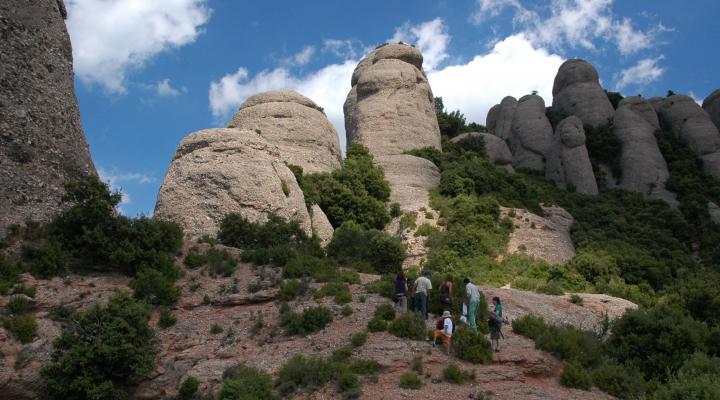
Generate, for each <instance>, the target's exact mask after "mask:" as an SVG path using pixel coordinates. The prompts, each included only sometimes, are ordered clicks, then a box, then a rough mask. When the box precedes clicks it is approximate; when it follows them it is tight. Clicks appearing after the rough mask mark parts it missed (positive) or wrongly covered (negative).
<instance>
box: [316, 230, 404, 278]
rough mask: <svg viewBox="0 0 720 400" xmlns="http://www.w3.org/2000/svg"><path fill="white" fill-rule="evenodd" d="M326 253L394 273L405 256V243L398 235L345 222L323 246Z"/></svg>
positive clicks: (378, 270) (340, 259)
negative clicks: (394, 235)
mask: <svg viewBox="0 0 720 400" xmlns="http://www.w3.org/2000/svg"><path fill="white" fill-rule="evenodd" d="M327 252H328V256H330V257H333V258H335V259H336V260H338V261H339V262H340V263H342V264H345V265H352V264H354V263H357V262H367V263H369V264H370V265H371V266H372V267H373V268H374V270H375V271H376V272H377V273H380V274H386V273H396V272H398V271H399V270H400V267H401V266H402V262H403V260H404V259H405V247H404V246H403V244H402V241H401V240H400V239H398V238H394V237H391V236H390V235H388V234H386V233H385V232H381V231H378V230H375V229H370V230H365V229H364V228H363V227H362V226H360V225H358V224H355V223H353V222H348V223H345V224H343V225H342V226H340V227H339V228H338V229H336V230H335V233H334V234H333V238H332V241H331V242H330V244H329V245H328V247H327Z"/></svg>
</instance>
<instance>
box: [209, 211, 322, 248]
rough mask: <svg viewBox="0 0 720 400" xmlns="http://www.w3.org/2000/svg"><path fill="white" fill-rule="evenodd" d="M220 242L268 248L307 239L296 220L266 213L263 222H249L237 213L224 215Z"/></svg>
mask: <svg viewBox="0 0 720 400" xmlns="http://www.w3.org/2000/svg"><path fill="white" fill-rule="evenodd" d="M218 240H219V241H220V243H222V244H225V245H228V246H232V247H237V248H241V249H258V248H270V247H274V246H279V245H282V244H286V243H299V242H304V241H307V240H309V238H308V236H307V235H306V234H305V231H303V230H302V228H301V227H300V223H299V222H297V221H285V219H283V218H282V217H280V216H278V215H276V214H270V215H268V220H267V222H265V223H264V224H262V223H255V222H250V221H249V220H248V219H247V218H245V217H243V216H242V215H240V214H237V213H231V214H228V215H226V216H225V218H223V220H222V221H221V222H220V230H219V232H218Z"/></svg>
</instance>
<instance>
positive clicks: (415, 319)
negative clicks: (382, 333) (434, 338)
mask: <svg viewBox="0 0 720 400" xmlns="http://www.w3.org/2000/svg"><path fill="white" fill-rule="evenodd" d="M388 332H390V333H392V334H393V335H395V336H397V337H400V338H407V339H412V340H425V334H426V331H425V320H424V319H422V318H421V317H419V316H416V315H411V314H408V315H403V316H400V317H398V318H397V319H395V320H393V321H392V322H390V324H389V325H388Z"/></svg>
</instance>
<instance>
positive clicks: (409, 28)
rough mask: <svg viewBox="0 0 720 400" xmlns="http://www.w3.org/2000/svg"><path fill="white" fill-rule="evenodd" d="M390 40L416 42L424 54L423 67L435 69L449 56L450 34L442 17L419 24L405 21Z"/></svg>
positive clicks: (429, 69) (430, 69)
mask: <svg viewBox="0 0 720 400" xmlns="http://www.w3.org/2000/svg"><path fill="white" fill-rule="evenodd" d="M390 42H405V43H414V44H415V45H416V46H417V47H418V49H419V50H420V51H421V52H422V54H423V68H425V70H426V71H434V70H435V68H437V67H438V65H439V64H440V63H441V62H443V61H444V60H445V59H446V58H447V57H448V54H447V46H448V43H450V35H449V34H448V29H447V26H446V25H445V22H444V21H443V19H442V18H435V19H434V20H432V21H427V22H423V23H420V24H417V25H411V24H410V23H405V24H404V25H403V26H401V27H399V28H397V29H396V30H395V35H394V36H393V37H392V39H390Z"/></svg>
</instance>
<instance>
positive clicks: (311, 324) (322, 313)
mask: <svg viewBox="0 0 720 400" xmlns="http://www.w3.org/2000/svg"><path fill="white" fill-rule="evenodd" d="M332 319H333V318H332V312H331V311H330V310H329V309H327V308H326V307H322V306H320V307H312V308H308V309H306V310H304V311H303V312H302V314H298V313H296V312H293V311H287V312H284V313H282V314H281V315H280V326H282V327H284V328H285V333H286V334H287V335H306V334H308V333H313V332H317V331H319V330H321V329H324V328H325V326H327V324H329V323H330V322H331V321H332Z"/></svg>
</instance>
